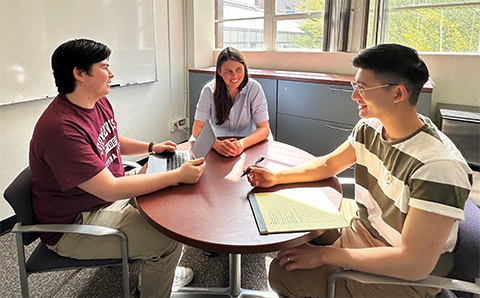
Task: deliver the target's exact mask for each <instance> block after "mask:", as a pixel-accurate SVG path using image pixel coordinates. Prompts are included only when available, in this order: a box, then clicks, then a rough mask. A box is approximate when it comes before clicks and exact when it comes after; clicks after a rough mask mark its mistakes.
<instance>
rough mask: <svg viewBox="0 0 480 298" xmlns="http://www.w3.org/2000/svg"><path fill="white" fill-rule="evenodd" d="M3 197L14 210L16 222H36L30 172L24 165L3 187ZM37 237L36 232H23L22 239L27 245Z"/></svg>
mask: <svg viewBox="0 0 480 298" xmlns="http://www.w3.org/2000/svg"><path fill="white" fill-rule="evenodd" d="M3 197H4V198H5V200H7V202H8V203H9V204H10V206H12V208H13V210H14V211H15V216H16V218H17V222H21V223H22V225H33V224H37V223H38V222H37V220H36V219H35V213H34V211H33V204H32V172H31V171H30V167H26V168H25V169H24V170H23V171H22V172H21V173H20V174H19V175H18V176H17V177H16V178H15V180H13V181H12V183H10V185H9V186H8V187H7V189H5V192H4V193H3ZM38 237H39V234H38V233H24V234H23V241H24V244H25V245H28V244H30V243H32V242H33V241H35V240H36V239H37V238H38Z"/></svg>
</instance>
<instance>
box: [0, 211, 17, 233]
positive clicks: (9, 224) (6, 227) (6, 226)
mask: <svg viewBox="0 0 480 298" xmlns="http://www.w3.org/2000/svg"><path fill="white" fill-rule="evenodd" d="M16 222H17V217H16V216H15V215H12V216H10V217H8V218H6V219H4V220H2V221H1V222H0V236H1V235H3V234H5V233H8V232H10V231H11V230H12V228H13V226H14V225H15V223H16Z"/></svg>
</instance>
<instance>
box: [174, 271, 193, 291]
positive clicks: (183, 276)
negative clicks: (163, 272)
mask: <svg viewBox="0 0 480 298" xmlns="http://www.w3.org/2000/svg"><path fill="white" fill-rule="evenodd" d="M192 279H193V270H192V269H190V268H186V267H177V268H176V269H175V278H174V279H173V288H176V289H178V288H181V287H184V286H186V285H188V284H189V283H190V282H191V281H192Z"/></svg>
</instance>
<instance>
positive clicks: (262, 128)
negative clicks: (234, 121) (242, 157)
mask: <svg viewBox="0 0 480 298" xmlns="http://www.w3.org/2000/svg"><path fill="white" fill-rule="evenodd" d="M269 133H270V127H269V126H268V122H265V123H261V124H259V126H258V127H257V129H256V130H255V131H254V132H252V133H251V134H250V135H249V136H246V137H245V138H243V139H241V140H239V142H240V144H241V145H242V147H243V148H248V147H250V146H252V145H255V144H257V143H259V142H261V141H263V140H266V139H267V138H268V134H269Z"/></svg>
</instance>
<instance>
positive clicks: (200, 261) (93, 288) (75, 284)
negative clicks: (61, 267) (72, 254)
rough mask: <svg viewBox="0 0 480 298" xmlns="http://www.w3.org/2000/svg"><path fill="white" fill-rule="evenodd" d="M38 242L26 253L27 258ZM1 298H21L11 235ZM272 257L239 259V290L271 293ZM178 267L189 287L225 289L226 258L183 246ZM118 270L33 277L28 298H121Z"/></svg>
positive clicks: (0, 277)
mask: <svg viewBox="0 0 480 298" xmlns="http://www.w3.org/2000/svg"><path fill="white" fill-rule="evenodd" d="M36 243H37V242H34V243H32V244H31V245H30V246H29V247H28V248H27V249H26V254H27V256H28V255H29V254H30V253H31V251H32V250H33V248H34V247H35V246H36ZM0 251H1V253H0V297H21V291H20V281H19V277H18V264H17V250H16V244H15V236H14V235H13V234H12V233H7V234H4V235H2V236H1V237H0ZM274 257H275V253H268V254H252V255H242V262H241V267H242V284H241V286H242V288H245V289H253V290H261V291H270V289H269V286H268V281H267V273H268V266H269V265H270V261H271V260H272V258H274ZM180 265H181V266H186V267H190V268H192V269H193V271H194V274H195V277H194V279H193V281H192V282H191V283H190V284H189V285H188V286H189V287H228V276H229V274H228V268H229V261H228V255H227V254H220V255H218V256H217V257H215V258H208V257H206V256H204V255H203V253H202V250H201V249H197V248H193V247H189V246H184V250H183V255H182V259H181V260H180ZM140 270H141V263H140V262H136V263H133V264H131V265H130V289H131V295H132V297H138V291H135V290H136V287H137V284H138V275H139V273H140ZM121 275H122V273H121V268H120V267H117V266H116V267H104V268H92V269H81V270H67V271H57V272H47V273H41V274H32V275H31V276H30V277H29V278H28V283H29V290H30V297H59V298H65V297H87V298H91V297H121V296H122V295H123V288H122V281H121Z"/></svg>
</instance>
